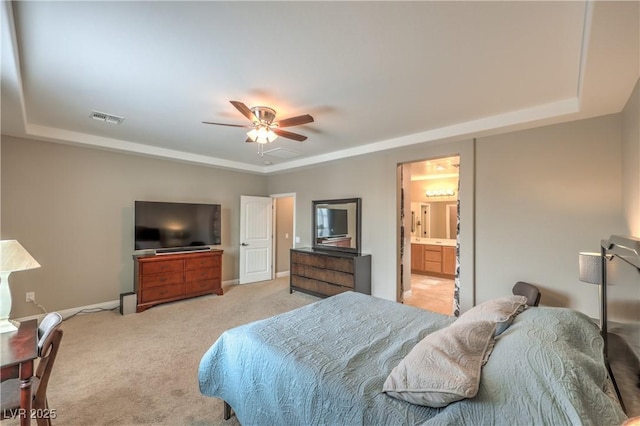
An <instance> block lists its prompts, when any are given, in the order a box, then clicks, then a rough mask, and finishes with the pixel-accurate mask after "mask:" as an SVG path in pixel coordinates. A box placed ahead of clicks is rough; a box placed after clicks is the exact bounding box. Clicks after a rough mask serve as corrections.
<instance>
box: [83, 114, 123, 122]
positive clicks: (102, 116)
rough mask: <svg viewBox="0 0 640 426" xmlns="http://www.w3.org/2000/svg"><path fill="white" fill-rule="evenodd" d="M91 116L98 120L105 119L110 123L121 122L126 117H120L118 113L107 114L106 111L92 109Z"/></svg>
mask: <svg viewBox="0 0 640 426" xmlns="http://www.w3.org/2000/svg"><path fill="white" fill-rule="evenodd" d="M91 118H93V119H94V120H98V121H104V122H105V123H109V124H120V123H122V122H123V121H124V117H118V116H117V115H112V114H107V113H105V112H99V111H91Z"/></svg>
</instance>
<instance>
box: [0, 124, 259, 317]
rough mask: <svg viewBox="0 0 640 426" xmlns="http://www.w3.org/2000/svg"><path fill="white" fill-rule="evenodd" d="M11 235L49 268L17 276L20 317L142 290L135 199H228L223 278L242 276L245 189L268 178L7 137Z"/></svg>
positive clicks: (5, 231)
mask: <svg viewBox="0 0 640 426" xmlns="http://www.w3.org/2000/svg"><path fill="white" fill-rule="evenodd" d="M1 148H2V157H1V159H2V166H1V169H0V170H1V172H2V182H1V187H2V208H1V209H2V229H1V236H2V239H11V238H15V239H17V240H18V241H20V242H21V243H22V244H23V245H24V246H25V247H26V248H27V250H29V252H30V253H31V254H32V255H33V256H34V257H35V258H36V259H37V260H38V261H39V262H40V264H41V265H42V268H40V269H36V270H32V271H25V272H20V273H15V274H12V276H11V289H12V292H13V307H12V315H11V316H12V318H16V317H23V316H29V315H34V314H38V313H40V312H39V310H38V309H37V308H35V307H34V306H33V305H32V304H27V303H25V292H26V291H35V292H36V300H37V301H38V302H39V303H40V304H42V305H43V306H45V307H46V308H47V309H48V310H62V309H67V308H73V307H79V306H86V305H91V304H96V303H101V302H106V301H111V300H117V299H118V298H119V294H120V293H122V292H127V291H132V289H133V262H132V259H131V254H132V252H133V204H134V201H135V200H154V201H156V200H157V201H180V202H203V203H220V204H222V245H221V246H220V248H221V249H223V250H225V254H224V256H223V268H222V279H223V281H225V280H232V279H236V278H237V270H238V246H239V241H238V238H239V224H238V221H239V215H240V214H239V209H240V195H259V196H266V195H268V193H267V192H266V178H265V177H264V176H258V175H253V174H247V173H241V172H231V171H225V170H219V169H214V168H208V167H201V166H194V165H189V164H183V163H179V162H173V161H167V160H158V159H152V158H146V157H141V156H135V155H125V154H118V153H113V152H108V151H102V150H96V149H89V148H81V147H76V146H71V145H61V144H56V143H49V142H39V141H32V140H27V139H17V138H12V137H7V136H2V146H1Z"/></svg>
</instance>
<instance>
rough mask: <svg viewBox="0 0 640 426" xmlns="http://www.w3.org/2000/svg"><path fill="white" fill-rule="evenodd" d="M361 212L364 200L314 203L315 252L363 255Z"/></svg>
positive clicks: (344, 199)
mask: <svg viewBox="0 0 640 426" xmlns="http://www.w3.org/2000/svg"><path fill="white" fill-rule="evenodd" d="M361 210H362V201H361V199H360V198H343V199H339V200H319V201H313V202H312V209H311V212H312V215H313V218H312V223H313V227H312V232H313V248H314V249H316V250H329V251H339V252H345V253H360V249H361V247H360V240H361V239H360V234H361V225H360V222H361V220H362V211H361Z"/></svg>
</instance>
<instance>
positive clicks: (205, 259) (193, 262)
mask: <svg viewBox="0 0 640 426" xmlns="http://www.w3.org/2000/svg"><path fill="white" fill-rule="evenodd" d="M219 265H220V256H202V257H197V258H195V259H187V260H185V264H184V269H186V270H187V271H190V270H193V269H201V268H213V267H217V266H219Z"/></svg>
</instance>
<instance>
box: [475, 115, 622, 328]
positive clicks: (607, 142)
mask: <svg viewBox="0 0 640 426" xmlns="http://www.w3.org/2000/svg"><path fill="white" fill-rule="evenodd" d="M620 125H621V120H620V115H619V114H616V115H610V116H605V117H600V118H594V119H589V120H582V121H576V122H571V123H566V124H559V125H554V126H548V127H541V128H537V129H532V130H526V131H520V132H515V133H509V134H504V135H500V136H494V137H488V138H482V139H479V140H478V142H477V152H476V155H477V175H476V176H477V179H476V188H477V192H476V200H477V201H476V229H477V234H476V265H477V270H476V273H477V275H476V277H477V281H476V286H477V294H476V295H477V300H478V302H482V301H485V300H488V299H490V298H492V297H495V296H496V295H497V294H507V293H509V291H510V290H511V287H512V286H513V284H514V283H515V282H516V281H519V280H522V281H528V282H531V283H533V284H536V285H539V286H540V287H541V288H542V293H543V296H542V300H541V304H545V305H557V306H568V307H573V308H577V309H580V310H582V311H583V312H585V313H587V314H589V315H592V316H593V317H597V315H598V292H597V290H598V289H597V286H593V285H589V284H584V283H582V282H580V281H579V280H578V253H579V252H580V251H599V246H600V240H601V239H603V238H608V237H609V236H610V235H611V234H616V233H621V232H624V225H623V220H622V214H621V207H622V191H621V188H620V182H621V173H620V164H621V136H620V133H621V130H620Z"/></svg>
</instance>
